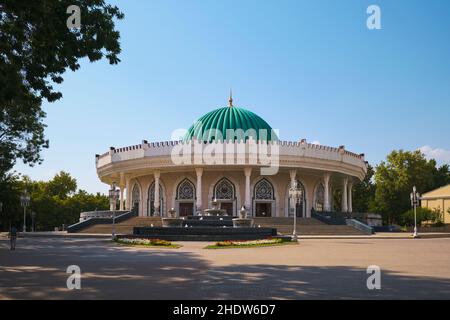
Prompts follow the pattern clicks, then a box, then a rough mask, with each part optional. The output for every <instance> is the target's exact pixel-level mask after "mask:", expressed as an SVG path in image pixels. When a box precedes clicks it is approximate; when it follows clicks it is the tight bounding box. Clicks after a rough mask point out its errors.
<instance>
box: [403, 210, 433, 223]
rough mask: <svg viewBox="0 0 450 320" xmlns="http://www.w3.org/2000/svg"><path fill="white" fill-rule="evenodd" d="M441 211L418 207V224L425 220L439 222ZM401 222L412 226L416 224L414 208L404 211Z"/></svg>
mask: <svg viewBox="0 0 450 320" xmlns="http://www.w3.org/2000/svg"><path fill="white" fill-rule="evenodd" d="M440 218H441V213H440V212H439V211H438V210H430V209H428V208H422V207H418V208H417V225H419V226H420V225H422V223H423V222H425V221H429V222H432V223H437V222H438V221H440ZM400 219H401V224H402V225H408V226H412V225H414V209H410V210H408V211H406V212H404V213H403V214H402V215H401V216H400Z"/></svg>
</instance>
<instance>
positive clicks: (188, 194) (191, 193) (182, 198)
mask: <svg viewBox="0 0 450 320" xmlns="http://www.w3.org/2000/svg"><path fill="white" fill-rule="evenodd" d="M176 203H177V206H178V208H177V209H178V214H179V216H180V217H186V216H192V215H194V210H195V208H194V203H195V186H194V184H193V183H192V182H191V181H189V180H188V179H184V180H183V181H181V182H180V183H179V184H178V187H177V194H176Z"/></svg>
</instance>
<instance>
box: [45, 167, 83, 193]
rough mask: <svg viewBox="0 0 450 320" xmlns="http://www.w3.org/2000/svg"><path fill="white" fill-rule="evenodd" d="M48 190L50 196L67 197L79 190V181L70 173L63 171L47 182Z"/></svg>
mask: <svg viewBox="0 0 450 320" xmlns="http://www.w3.org/2000/svg"><path fill="white" fill-rule="evenodd" d="M46 191H47V193H48V194H49V195H50V196H57V197H58V198H60V199H66V198H67V197H68V196H69V195H71V194H73V193H74V192H75V191H77V181H76V180H75V179H74V178H72V177H71V176H70V174H69V173H67V172H64V171H61V172H60V173H58V174H57V175H55V176H54V177H53V179H52V180H50V181H49V182H48V183H47V185H46Z"/></svg>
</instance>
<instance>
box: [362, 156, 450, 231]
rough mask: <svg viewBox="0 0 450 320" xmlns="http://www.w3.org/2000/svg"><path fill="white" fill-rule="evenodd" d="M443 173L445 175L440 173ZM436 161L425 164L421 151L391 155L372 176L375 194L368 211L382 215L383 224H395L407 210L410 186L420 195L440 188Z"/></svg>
mask: <svg viewBox="0 0 450 320" xmlns="http://www.w3.org/2000/svg"><path fill="white" fill-rule="evenodd" d="M442 171H445V170H444V169H442ZM438 172H440V174H442V172H441V170H440V169H437V168H436V161H435V160H427V159H425V156H424V155H423V154H422V153H421V152H420V151H418V150H417V151H413V152H410V151H403V150H399V151H396V150H394V151H392V152H391V153H390V154H389V155H388V156H387V159H386V161H382V162H381V163H380V164H379V165H378V166H377V167H376V172H375V183H376V191H375V198H374V202H373V204H372V205H371V206H370V210H371V211H375V212H378V213H381V214H382V215H383V218H384V220H385V221H386V222H388V223H392V222H398V221H399V218H400V215H401V214H402V213H404V212H406V211H407V210H408V209H410V207H411V204H410V199H409V194H410V193H411V191H412V188H413V186H417V188H418V191H419V192H420V193H424V192H428V191H430V190H433V189H434V188H437V187H439V186H440V185H437V183H439V181H438V180H439V179H437V177H438V176H439V175H438Z"/></svg>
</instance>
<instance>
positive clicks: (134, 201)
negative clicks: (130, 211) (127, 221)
mask: <svg viewBox="0 0 450 320" xmlns="http://www.w3.org/2000/svg"><path fill="white" fill-rule="evenodd" d="M139 202H141V190H140V189H139V185H138V184H137V183H135V184H134V186H133V191H131V207H132V208H135V207H138V206H139Z"/></svg>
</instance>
